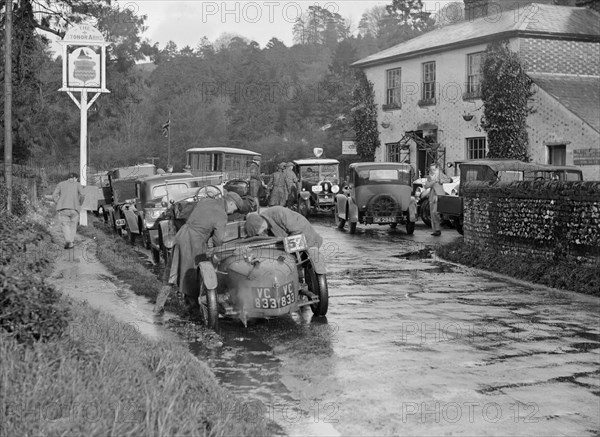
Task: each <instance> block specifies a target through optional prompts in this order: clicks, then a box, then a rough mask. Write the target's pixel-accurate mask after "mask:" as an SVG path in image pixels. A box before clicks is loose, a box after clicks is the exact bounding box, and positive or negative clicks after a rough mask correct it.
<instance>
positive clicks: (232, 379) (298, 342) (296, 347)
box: [189, 313, 340, 436]
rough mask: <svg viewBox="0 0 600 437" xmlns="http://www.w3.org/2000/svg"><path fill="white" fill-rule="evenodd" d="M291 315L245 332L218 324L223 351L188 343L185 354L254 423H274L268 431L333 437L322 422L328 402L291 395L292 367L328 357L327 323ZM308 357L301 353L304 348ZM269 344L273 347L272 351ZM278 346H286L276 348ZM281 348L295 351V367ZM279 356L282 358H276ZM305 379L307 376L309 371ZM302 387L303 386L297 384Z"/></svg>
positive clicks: (252, 325) (228, 322)
mask: <svg viewBox="0 0 600 437" xmlns="http://www.w3.org/2000/svg"><path fill="white" fill-rule="evenodd" d="M309 319H310V316H308V317H307V315H306V313H304V314H295V315H293V316H289V317H282V318H278V319H272V320H252V321H250V322H249V324H248V328H244V327H243V325H242V324H241V323H240V322H239V321H238V320H233V319H231V320H230V319H220V321H219V334H220V335H221V339H222V342H223V345H222V347H219V348H214V347H213V348H211V347H207V346H206V344H204V343H190V345H189V348H190V351H191V352H192V353H193V354H194V355H196V356H197V357H198V358H200V359H201V360H203V361H205V362H206V363H207V364H208V365H209V367H210V368H211V370H212V371H213V373H214V374H215V375H216V377H217V378H218V379H219V382H220V383H221V384H222V385H223V386H224V387H226V388H227V389H228V390H229V391H231V392H232V393H234V394H236V395H237V396H238V397H239V398H240V399H243V405H242V406H241V409H242V410H243V411H245V412H246V414H248V415H249V414H252V415H253V416H252V418H253V419H254V420H266V421H268V422H273V424H271V425H270V427H271V428H272V431H274V433H275V434H278V435H284V434H287V435H290V436H321V435H327V436H330V435H331V436H336V435H340V434H339V433H338V432H337V431H336V429H335V428H334V426H333V425H332V424H330V423H327V421H325V420H322V419H324V417H317V416H316V415H320V416H324V415H326V414H327V408H329V409H331V408H333V407H332V405H333V404H332V403H329V404H328V403H323V402H321V399H318V398H316V399H298V398H297V397H296V395H295V394H294V393H293V390H294V387H295V386H296V385H297V384H298V381H297V373H298V372H297V370H298V368H297V367H296V365H298V364H300V370H302V368H303V367H305V366H308V363H306V362H304V359H303V357H306V358H308V359H310V361H311V362H313V361H314V360H315V359H317V358H318V356H324V357H327V356H330V355H331V354H332V348H331V345H330V344H329V343H330V341H331V332H332V330H335V329H336V327H335V326H329V325H328V324H327V323H326V320H321V319H318V321H317V319H313V320H315V321H314V322H313V321H311V320H309ZM309 342H310V344H309V346H310V351H311V352H310V353H309V352H307V353H306V354H304V353H303V352H302V349H303V347H306V345H307V343H309ZM270 344H277V345H279V346H277V350H274V349H273V348H272V347H271V346H270ZM282 344H284V345H286V346H281V345H282ZM282 349H286V350H287V351H288V352H289V350H293V351H295V352H298V354H299V355H300V356H298V359H299V360H300V361H299V362H294V360H293V359H291V360H290V359H289V358H290V357H289V356H288V355H287V354H286V351H284V350H282ZM281 357H284V358H281ZM307 373H308V376H307V377H308V378H310V377H311V375H310V371H308V372H307ZM300 382H301V383H304V382H305V381H300Z"/></svg>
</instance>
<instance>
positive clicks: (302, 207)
mask: <svg viewBox="0 0 600 437" xmlns="http://www.w3.org/2000/svg"><path fill="white" fill-rule="evenodd" d="M309 211H310V200H300V202H299V203H298V212H299V213H300V214H302V215H303V216H304V217H306V218H308V214H309Z"/></svg>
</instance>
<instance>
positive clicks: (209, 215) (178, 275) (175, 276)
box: [169, 192, 244, 318]
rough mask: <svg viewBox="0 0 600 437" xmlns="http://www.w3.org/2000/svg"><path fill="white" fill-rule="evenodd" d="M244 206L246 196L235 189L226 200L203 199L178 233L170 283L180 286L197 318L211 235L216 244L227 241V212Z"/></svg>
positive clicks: (186, 301)
mask: <svg viewBox="0 0 600 437" xmlns="http://www.w3.org/2000/svg"><path fill="white" fill-rule="evenodd" d="M243 207H244V203H243V200H242V198H241V197H240V196H239V195H238V194H237V193H233V192H228V193H227V194H226V195H225V196H224V198H223V199H211V198H202V199H200V200H199V201H198V203H197V204H196V206H195V207H194V210H193V211H192V213H191V214H190V217H189V218H188V219H187V221H186V223H185V224H184V225H183V226H182V227H181V229H179V231H178V232H177V235H176V236H175V245H174V247H173V258H172V262H171V270H170V274H169V284H171V285H179V290H180V291H181V293H182V294H183V295H184V299H185V303H186V306H187V307H188V310H189V312H190V315H191V316H192V317H194V318H197V317H198V316H199V315H200V313H199V312H200V304H199V302H198V297H199V295H200V288H199V284H198V278H197V273H196V266H197V265H198V263H199V262H200V261H203V260H205V259H206V258H207V257H206V252H207V251H208V241H209V239H210V238H212V240H213V245H214V246H215V247H216V246H220V245H221V244H222V243H223V238H224V236H225V225H226V224H227V215H228V214H232V213H233V212H235V211H236V210H237V209H239V208H243Z"/></svg>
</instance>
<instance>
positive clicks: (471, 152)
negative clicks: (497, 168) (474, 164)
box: [467, 137, 487, 159]
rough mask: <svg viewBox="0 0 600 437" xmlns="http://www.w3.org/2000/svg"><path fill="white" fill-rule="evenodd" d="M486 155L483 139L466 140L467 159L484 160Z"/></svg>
mask: <svg viewBox="0 0 600 437" xmlns="http://www.w3.org/2000/svg"><path fill="white" fill-rule="evenodd" d="M486 155H487V140H486V138H485V137H477V138H467V159H484V158H485V156H486Z"/></svg>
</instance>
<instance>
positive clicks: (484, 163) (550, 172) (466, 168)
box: [438, 159, 583, 234]
mask: <svg viewBox="0 0 600 437" xmlns="http://www.w3.org/2000/svg"><path fill="white" fill-rule="evenodd" d="M449 167H454V169H455V172H457V173H459V174H460V183H459V184H458V185H457V187H456V192H455V193H454V194H450V195H442V196H439V199H438V212H439V213H440V214H443V215H446V216H448V217H450V218H451V220H452V223H453V224H454V227H455V228H456V230H457V231H458V232H459V233H461V234H462V233H463V223H464V211H463V198H462V197H461V196H460V186H461V185H464V184H465V183H466V182H470V181H487V182H489V183H490V184H494V183H496V182H499V181H503V182H512V181H527V180H529V181H534V180H562V181H568V180H583V173H582V171H581V169H579V168H578V167H574V166H553V165H549V164H536V163H531V162H523V161H517V160H512V159H478V160H471V161H462V162H459V163H456V164H452V163H451V164H450V165H449Z"/></svg>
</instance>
